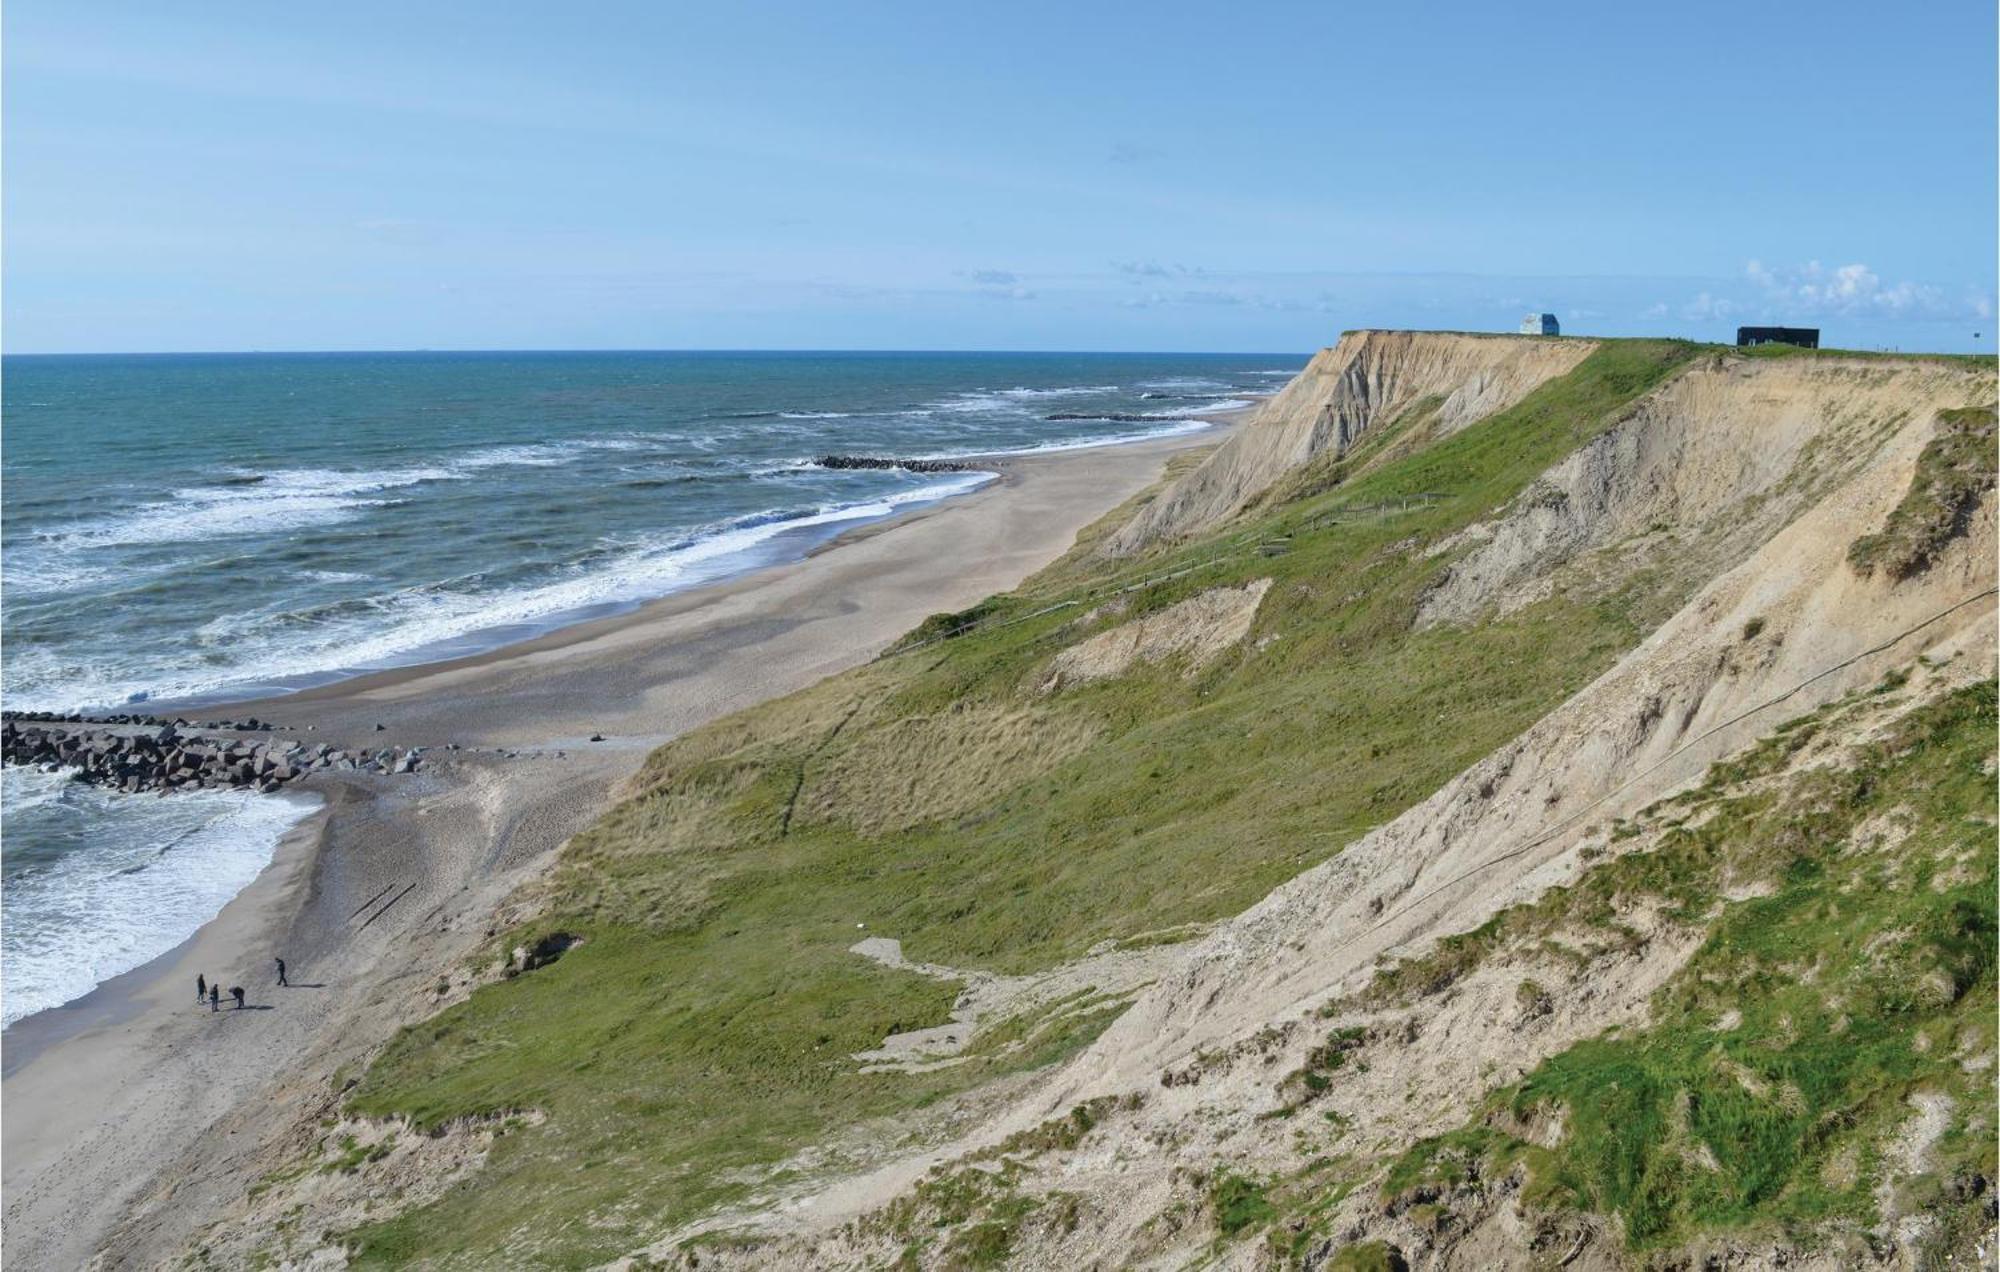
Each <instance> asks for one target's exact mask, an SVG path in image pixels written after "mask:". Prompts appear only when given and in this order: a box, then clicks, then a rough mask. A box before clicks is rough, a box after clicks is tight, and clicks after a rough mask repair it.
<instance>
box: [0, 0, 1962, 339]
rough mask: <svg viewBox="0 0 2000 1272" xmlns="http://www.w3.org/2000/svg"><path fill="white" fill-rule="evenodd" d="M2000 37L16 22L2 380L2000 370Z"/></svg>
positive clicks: (1002, 13) (1170, 12)
mask: <svg viewBox="0 0 2000 1272" xmlns="http://www.w3.org/2000/svg"><path fill="white" fill-rule="evenodd" d="M1994 24H1995V14H1994V6H1993V4H1992V3H1991V0H1940V2H1938V3H1930V4H1925V5H1922V6H1906V7H1904V8H1903V9H1901V10H1900V11H1891V10H1888V9H1884V8H1882V7H1881V6H1879V5H1873V4H1861V3H1844V2H1829V0H1821V2H1819V3H1735V4H1713V5H1711V4H1701V3H1680V4H1673V5H1645V6H1626V5H1603V4H1555V3H1543V4H1522V5H1514V4H1493V3H1479V4H1470V3H1467V4H1445V3H1432V4H1416V3H1413V4H1400V5H1399V4H1368V5H1360V4H1337V3H1326V2H1322V3H1315V4H1286V3H1263V4H1259V3H1242V4H1236V5H1219V4H1213V3H1202V4H1177V3H1171V2H1161V0H1155V2H1153V3H1145V4H1113V3H1098V4H1079V3H1076V2H1075V0H1068V2H1067V3H1062V4H1041V3H1035V2H1034V0H1012V2H1010V3H1007V4H990V5H988V4H962V5H949V4H937V3H935V2H932V3H924V4H864V3H842V4H828V3H824V2H823V0H822V2H821V3H813V4H758V3H731V4H713V3H710V4H702V5H692V4H688V5H683V4H658V3H653V4H647V3H633V4H613V3H599V4H583V3H579V4H568V5H550V4H544V3H480V4H470V3H467V4H448V3H425V4H420V5H408V4H395V5H389V4H372V3H355V2H352V0H348V2H343V3H341V4H332V5H311V6H306V5H263V6H247V5H223V4H190V5H161V4H157V3H147V4H136V3H135V4H118V3H92V4H76V3H71V2H69V0H10V2H9V3H8V4H7V5H6V7H5V18H4V35H5V44H4V71H5V78H4V94H5V101H4V106H5V115H4V143H5V151H4V176H5V196H4V216H5V223H4V232H5V259H4V282H5V300H4V317H5V332H4V335H5V340H6V347H7V348H8V349H9V350H10V351H16V352H29V351H102V350H140V349H146V350H153V349H383V348H419V347H428V348H610V347H616V348H946V349H1154V350H1201V349H1217V350H1273V351H1275V350H1305V349H1310V348H1314V347H1317V346H1319V345H1323V344H1326V343H1330V342H1331V341H1332V339H1333V338H1334V337H1335V336H1336V335H1337V334H1338V332H1339V331H1340V330H1341V329H1343V328H1346V327H1355V326H1417V327H1452V328H1466V329H1495V328H1510V327H1512V326H1513V325H1514V323H1515V322H1516V321H1518V319H1519V316H1520V314H1521V313H1522V312H1523V311H1525V310H1530V309H1537V310H1538V309H1550V310H1553V311H1555V312H1556V313H1557V314H1559V315H1560V316H1561V317H1562V319H1563V321H1564V325H1565V329H1566V330H1570V331H1575V332H1580V333H1583V332H1596V333H1602V334H1619V335H1630V334H1680V335H1688V336H1695V337H1701V338H1711V339H1713V338H1725V337H1728V336H1730V335H1731V334H1732V333H1733V329H1734V326H1735V325H1736V324H1737V323H1738V322H1764V321H1769V322H1794V323H1811V324H1816V325H1820V326H1822V327H1824V328H1826V329H1827V337H1828V340H1829V342H1832V343H1838V344H1841V345H1846V346H1853V347H1864V348H1875V347H1900V348H1906V349H1915V348H1924V349H1952V350H1963V349H1971V348H1984V349H1992V348H1993V347H1994V344H1995V342H1994V328H1995V326H1996V319H1995V317H1994V275H1995V269H1996V250H1995V197H1996V192H1995V148H1996V128H1995V70H1994V67H1995V58H1994V47H1995V30H1994ZM1974 332H1978V333H1980V335H1979V337H1978V339H1977V340H1975V339H1974V335H1973V333H1974Z"/></svg>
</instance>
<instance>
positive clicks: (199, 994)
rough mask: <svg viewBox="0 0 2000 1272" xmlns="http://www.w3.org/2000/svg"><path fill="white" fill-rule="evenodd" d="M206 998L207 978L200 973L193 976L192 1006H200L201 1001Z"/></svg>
mask: <svg viewBox="0 0 2000 1272" xmlns="http://www.w3.org/2000/svg"><path fill="white" fill-rule="evenodd" d="M206 997H208V977H206V976H204V975H202V974H201V973H200V972H196V973H195V974H194V1005H195V1006H197V1007H199V1006H201V1000H202V999H204V998H206Z"/></svg>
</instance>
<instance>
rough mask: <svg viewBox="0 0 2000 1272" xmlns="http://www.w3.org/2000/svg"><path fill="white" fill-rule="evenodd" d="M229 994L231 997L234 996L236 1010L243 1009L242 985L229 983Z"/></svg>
mask: <svg viewBox="0 0 2000 1272" xmlns="http://www.w3.org/2000/svg"><path fill="white" fill-rule="evenodd" d="M229 996H230V997H231V998H234V999H235V1000H236V1010H238V1011H242V1010H243V987H242V986H241V985H231V986H230V987H229Z"/></svg>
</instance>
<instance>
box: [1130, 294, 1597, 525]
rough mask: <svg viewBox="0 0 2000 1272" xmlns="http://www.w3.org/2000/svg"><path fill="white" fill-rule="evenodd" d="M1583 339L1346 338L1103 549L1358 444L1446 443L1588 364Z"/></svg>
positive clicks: (1238, 501) (1220, 512)
mask: <svg viewBox="0 0 2000 1272" xmlns="http://www.w3.org/2000/svg"><path fill="white" fill-rule="evenodd" d="M1594 348H1596V344H1595V342H1593V341H1590V340H1550V339H1542V338H1537V337H1518V336H1487V335H1469V334H1464V333H1458V332H1430V331H1350V332H1347V333H1346V334H1345V335H1343V336H1342V337H1341V338H1340V343H1338V344H1336V345H1334V346H1333V347H1332V348H1331V349H1322V350H1320V351H1319V353H1317V354H1316V355H1314V357H1313V359H1312V361H1311V362H1310V363H1308V364H1307V365H1306V368H1305V370H1304V371H1302V372H1300V373H1299V375H1298V376H1297V377H1296V378H1294V379H1293V380H1292V381H1291V382H1290V383H1288V384H1287V385H1285V387H1284V388H1283V389H1282V390H1281V391H1279V392H1278V393H1277V394H1276V395H1274V396H1273V397H1271V398H1270V399H1268V400H1267V401H1265V402H1264V403H1263V404H1262V405H1260V406H1259V407H1258V408H1257V409H1256V411H1255V412H1254V413H1252V414H1251V416H1250V418H1249V419H1248V420H1246V421H1245V422H1244V423H1243V425H1242V427H1240V428H1239V429H1238V430H1237V431H1236V433H1235V434H1234V435H1233V436H1231V437H1230V438H1229V440H1228V441H1226V442H1224V443H1223V444H1222V445H1221V446H1220V447H1218V448H1217V449H1216V452H1215V454H1213V455H1211V456H1210V457H1209V459H1208V461H1207V462H1206V463H1204V464H1203V465H1202V466H1201V467H1200V468H1197V469H1196V470H1195V471H1194V472H1192V473H1189V474H1188V475H1187V476H1185V477H1183V478H1181V479H1180V480H1179V481H1177V482H1175V483H1174V484H1173V485H1172V486H1171V487H1169V488H1168V489H1167V490H1166V491H1165V492H1164V493H1163V494H1161V495H1160V497H1159V498H1158V499H1156V500H1154V501H1153V503H1152V504H1151V505H1150V506H1148V507H1147V508H1146V509H1145V510H1144V511H1142V512H1141V513H1140V514H1139V515H1138V516H1136V517H1134V518H1133V519H1132V520H1131V522H1130V523H1129V524H1127V525H1125V526H1123V527H1122V528H1120V529H1119V531H1118V532H1117V533H1116V534H1114V535H1112V536H1111V538H1110V540H1109V541H1108V542H1107V543H1106V545H1105V551H1106V553H1107V554H1109V555H1113V556H1121V555H1129V554H1132V553H1135V552H1139V551H1143V550H1144V549H1146V548H1148V547H1151V546H1154V545H1156V544H1164V543H1173V542H1177V541H1179V540H1183V539H1186V538H1187V537H1188V536H1190V535H1193V534H1197V533H1199V532H1200V531H1203V530H1206V529H1209V528H1211V527H1213V526H1217V525H1219V524H1221V523H1223V522H1225V521H1227V520H1229V519H1230V518H1231V517H1234V516H1236V515H1238V514H1239V513H1241V512H1242V511H1243V510H1244V509H1245V508H1247V507H1249V506H1250V505H1252V504H1253V503H1255V502H1256V500H1257V499H1258V498H1259V497H1260V496H1262V495H1264V494H1265V493H1266V492H1268V491H1270V490H1271V489H1272V488H1273V487H1274V486H1276V485H1277V484H1278V483H1280V482H1281V481H1282V480H1284V479H1285V478H1286V477H1287V476H1290V475H1292V474H1295V473H1297V472H1298V471H1299V470H1300V469H1302V468H1304V467H1305V466H1306V465H1308V464H1311V463H1313V462H1314V461H1316V460H1322V459H1327V460H1339V459H1341V458H1344V457H1345V456H1346V455H1347V454H1348V453H1349V452H1350V451H1351V450H1353V449H1354V448H1355V447H1356V446H1358V445H1360V444H1361V442H1362V441H1363V439H1364V438H1368V437H1370V436H1371V435H1379V434H1380V433H1381V432H1385V431H1404V430H1407V431H1408V432H1410V433H1412V434H1415V436H1412V437H1410V438H1408V439H1406V441H1407V442H1408V443H1409V444H1411V445H1416V444H1421V442H1422V441H1424V440H1434V439H1437V438H1442V437H1448V436H1450V435H1451V434H1452V433H1455V432H1457V431H1458V430H1459V429H1461V428H1464V427H1465V426H1466V425H1467V424H1470V423H1471V422H1473V421H1474V420H1477V419H1480V418H1482V417H1484V416H1488V415H1491V414H1493V413H1494V412H1496V411H1501V410H1505V409H1506V408H1507V407H1509V406H1512V405H1513V404H1514V403H1516V402H1518V401H1520V400H1521V398H1522V397H1524V396H1526V395H1527V394H1528V393H1529V392H1530V391H1531V390H1533V389H1534V388H1535V387H1536V386H1537V385H1539V384H1541V383H1543V382H1544V381H1546V380H1549V379H1551V378H1553V377H1556V376H1560V375H1563V374H1565V373H1567V372H1568V371H1569V370H1570V369H1571V368H1573V367H1574V366H1576V364H1577V363H1578V362H1581V361H1582V360H1583V359H1584V358H1585V357H1586V356H1588V355H1589V353H1590V351H1591V350H1592V349H1594Z"/></svg>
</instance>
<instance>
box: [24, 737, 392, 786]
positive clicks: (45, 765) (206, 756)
mask: <svg viewBox="0 0 2000 1272" xmlns="http://www.w3.org/2000/svg"><path fill="white" fill-rule="evenodd" d="M238 727H239V728H240V727H241V726H238ZM265 727H266V728H269V727H270V726H265ZM0 760H4V761H5V762H6V763H8V764H25V765H33V766H34V767H36V768H40V769H43V770H44V771H55V770H58V769H74V770H75V775H76V778H77V780H79V781H84V782H89V783H90V784H91V785H93V786H102V787H105V788H107V789H109V790H116V791H125V792H127V793H134V794H136V793H137V792H140V791H163V792H164V791H177V790H254V791H263V792H267V793H268V792H271V791H275V790H277V789H279V788H280V787H282V786H284V785H285V784H286V783H288V782H293V781H296V780H298V779H299V778H302V777H305V776H307V775H308V774H311V773H319V772H346V773H362V772H366V773H414V772H417V771H418V770H419V769H421V768H422V767H423V765H424V760H423V748H422V747H411V748H409V749H408V750H404V749H401V748H398V747H382V748H378V749H375V750H360V749H356V750H347V749H343V748H340V747H336V746H333V745H331V744H329V743H325V742H322V743H319V744H318V745H313V746H309V745H307V744H306V743H304V742H290V743H284V742H280V741H278V740H276V739H272V740H270V741H262V742H246V741H243V740H242V739H239V738H212V737H204V736H202V735H200V734H193V733H184V732H182V731H181V729H180V727H179V726H177V725H175V724H172V723H166V722H162V723H161V724H159V725H158V726H157V727H154V726H153V725H152V724H151V722H150V721H146V722H141V723H139V725H138V727H136V728H133V727H131V726H129V725H128V726H124V727H120V726H119V725H113V724H110V723H108V722H99V721H86V722H84V727H81V728H73V727H69V725H68V723H67V722H64V723H44V722H41V721H38V720H32V719H21V718H10V719H7V720H4V721H0Z"/></svg>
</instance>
